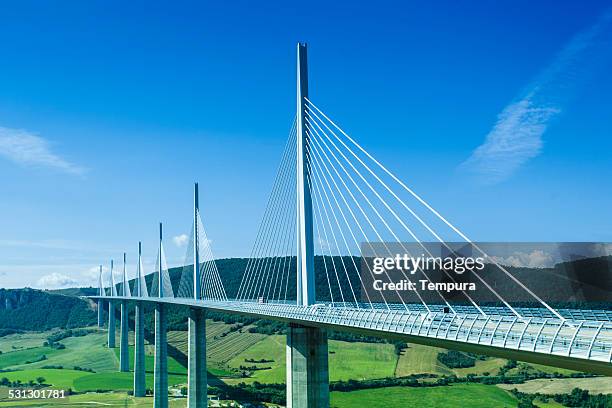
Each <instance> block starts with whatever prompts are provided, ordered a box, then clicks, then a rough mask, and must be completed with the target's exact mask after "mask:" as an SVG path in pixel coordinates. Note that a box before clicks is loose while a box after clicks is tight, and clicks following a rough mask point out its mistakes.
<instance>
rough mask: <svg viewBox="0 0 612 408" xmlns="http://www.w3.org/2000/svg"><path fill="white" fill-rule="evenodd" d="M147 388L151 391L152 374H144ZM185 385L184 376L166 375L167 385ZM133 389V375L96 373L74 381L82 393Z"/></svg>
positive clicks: (185, 378)
mask: <svg viewBox="0 0 612 408" xmlns="http://www.w3.org/2000/svg"><path fill="white" fill-rule="evenodd" d="M146 382H147V388H151V389H153V374H152V373H147V374H146ZM186 383H187V376H186V375H177V374H170V375H168V385H170V386H171V387H172V386H177V385H181V384H186ZM133 388H134V373H121V372H115V373H96V374H90V375H87V376H83V377H79V378H77V379H75V380H74V389H75V390H77V391H79V392H82V391H96V390H104V391H107V390H113V391H129V390H132V389H133Z"/></svg>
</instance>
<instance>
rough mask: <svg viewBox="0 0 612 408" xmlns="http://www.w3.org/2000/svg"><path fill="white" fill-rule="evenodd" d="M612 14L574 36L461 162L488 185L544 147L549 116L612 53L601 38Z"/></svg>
mask: <svg viewBox="0 0 612 408" xmlns="http://www.w3.org/2000/svg"><path fill="white" fill-rule="evenodd" d="M611 20H612V13H610V12H608V13H605V14H604V15H603V16H602V17H601V18H600V19H599V21H598V22H597V23H596V24H595V25H593V26H591V27H590V28H589V29H588V30H585V31H583V32H581V33H579V34H577V35H575V36H574V37H573V38H572V40H571V41H570V42H569V43H568V44H567V45H566V46H565V48H564V49H563V50H562V51H561V52H560V53H559V54H558V55H557V57H556V58H555V60H554V61H553V62H552V64H551V65H550V66H548V67H547V68H546V69H545V70H544V71H542V73H541V74H540V75H539V76H538V77H537V79H536V80H535V81H533V83H532V84H531V85H530V86H528V87H527V88H526V92H524V94H523V96H521V97H520V98H518V100H517V101H514V102H512V103H510V104H509V105H507V106H506V107H505V108H504V109H503V110H502V111H501V113H500V114H499V115H498V116H497V121H496V122H495V125H494V126H493V128H492V129H491V130H490V131H489V133H488V134H487V136H486V139H485V141H484V143H483V144H482V145H480V146H479V147H477V148H476V149H475V150H474V151H473V152H472V155H471V156H470V157H469V158H468V159H467V160H466V161H465V162H463V163H462V164H461V166H460V167H461V168H462V169H465V170H468V172H470V173H472V174H473V175H475V176H477V178H478V179H479V180H480V181H481V182H483V183H485V184H495V183H498V182H501V181H503V180H505V179H507V178H508V177H510V176H511V175H512V174H513V173H514V172H515V171H516V170H517V169H519V168H520V167H521V166H522V165H523V164H524V163H526V162H527V161H529V160H530V159H533V158H534V157H536V156H538V155H539V154H540V152H541V151H542V146H543V141H542V136H543V135H544V133H545V132H546V129H547V127H548V125H549V124H550V122H551V120H552V119H553V118H554V117H555V116H557V115H558V114H559V113H560V112H561V111H562V108H563V105H564V104H565V103H566V102H567V100H569V99H570V97H571V96H572V91H573V89H574V88H575V87H576V85H577V83H578V82H580V80H582V79H584V77H586V76H588V73H589V72H590V71H591V70H592V68H593V65H594V64H596V63H598V62H599V61H600V60H601V56H602V55H606V56H609V54H610V49H609V44H608V43H607V42H606V41H603V40H602V38H601V37H603V36H604V34H606V35H607V36H609V34H610V33H606V32H605V30H608V29H609V26H610V24H609V23H610V21H611Z"/></svg>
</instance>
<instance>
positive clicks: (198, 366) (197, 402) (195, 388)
mask: <svg viewBox="0 0 612 408" xmlns="http://www.w3.org/2000/svg"><path fill="white" fill-rule="evenodd" d="M188 324H189V356H188V358H189V366H188V373H187V374H188V387H187V388H188V395H187V406H188V407H189V408H204V407H207V406H208V401H207V399H208V397H207V394H208V378H207V372H206V311H205V310H203V309H190V311H189V321H188Z"/></svg>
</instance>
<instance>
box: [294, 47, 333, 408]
mask: <svg viewBox="0 0 612 408" xmlns="http://www.w3.org/2000/svg"><path fill="white" fill-rule="evenodd" d="M304 98H308V64H307V51H306V44H302V43H299V44H298V45H297V119H296V125H297V146H296V147H297V209H296V210H297V243H298V254H297V304H298V305H301V306H305V307H306V306H309V305H312V304H314V303H315V301H316V299H315V271H314V246H313V223H312V196H311V191H310V182H309V180H310V169H311V167H310V165H309V163H308V156H307V155H306V152H307V150H308V146H309V144H310V137H309V135H308V133H307V132H306V131H305V123H304V122H305V115H306V100H305V99H304ZM286 356H287V407H288V408H320V407H329V370H328V355H327V333H326V331H325V330H324V329H320V328H317V327H308V326H302V325H295V324H290V325H289V330H288V333H287V353H286Z"/></svg>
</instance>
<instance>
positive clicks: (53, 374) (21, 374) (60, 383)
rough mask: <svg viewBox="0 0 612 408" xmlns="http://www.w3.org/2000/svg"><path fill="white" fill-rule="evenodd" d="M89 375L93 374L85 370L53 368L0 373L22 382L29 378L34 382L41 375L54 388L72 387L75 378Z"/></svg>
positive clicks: (26, 381) (27, 380) (2, 375)
mask: <svg viewBox="0 0 612 408" xmlns="http://www.w3.org/2000/svg"><path fill="white" fill-rule="evenodd" d="M89 375H93V374H91V373H88V372H86V371H75V370H54V369H51V370H49V369H36V370H24V371H11V372H6V373H0V377H6V378H8V379H9V380H11V381H17V380H19V381H21V382H22V383H28V382H29V381H30V380H31V381H34V382H36V379H37V378H38V377H43V378H44V379H45V381H44V383H45V384H49V385H52V386H54V387H56V388H62V389H68V388H72V389H74V382H75V380H77V379H79V378H81V377H85V376H89Z"/></svg>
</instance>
